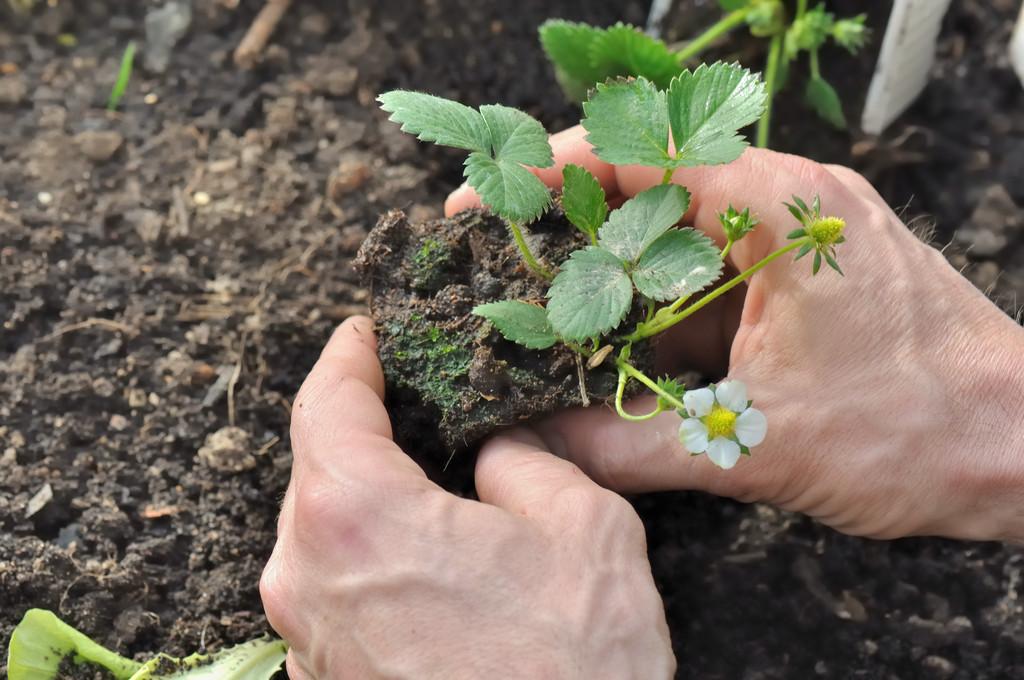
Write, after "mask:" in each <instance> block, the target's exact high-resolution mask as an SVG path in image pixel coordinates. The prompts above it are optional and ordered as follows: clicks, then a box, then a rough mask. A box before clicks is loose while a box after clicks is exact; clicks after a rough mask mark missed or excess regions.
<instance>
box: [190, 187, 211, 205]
mask: <svg viewBox="0 0 1024 680" xmlns="http://www.w3.org/2000/svg"><path fill="white" fill-rule="evenodd" d="M211 200H212V199H211V198H210V194H208V193H206V192H205V191H197V192H196V193H194V194H192V202H193V203H195V204H196V205H197V206H199V207H200V208H202V207H204V206H207V205H210V201H211Z"/></svg>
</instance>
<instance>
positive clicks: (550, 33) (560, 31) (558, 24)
mask: <svg viewBox="0 0 1024 680" xmlns="http://www.w3.org/2000/svg"><path fill="white" fill-rule="evenodd" d="M603 33H604V31H603V30H602V29H600V28H595V27H593V26H588V25H587V24H580V23H576V22H573V21H563V20H561V19H549V20H547V21H545V22H544V23H543V24H541V27H540V44H541V45H542V46H543V47H544V52H545V53H546V54H547V55H548V59H549V60H551V63H552V64H554V66H555V75H556V77H557V78H558V82H559V83H560V84H561V86H562V89H563V90H565V93H566V95H568V96H569V98H571V99H574V100H576V101H581V100H583V99H585V98H586V96H587V90H589V89H590V88H591V87H593V86H594V83H597V82H600V81H603V80H604V79H605V78H607V77H608V74H606V73H603V72H602V71H600V70H599V69H597V68H596V67H595V66H594V65H593V63H592V62H591V60H590V51H591V46H592V45H593V44H594V41H595V40H597V38H598V37H599V36H600V35H602V34H603Z"/></svg>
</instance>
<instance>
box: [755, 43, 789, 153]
mask: <svg viewBox="0 0 1024 680" xmlns="http://www.w3.org/2000/svg"><path fill="white" fill-rule="evenodd" d="M783 35H784V34H782V33H777V34H775V35H774V36H772V44H771V47H769V48H768V64H767V66H766V67H765V75H764V81H765V87H766V88H767V90H768V101H767V103H766V104H765V107H764V113H763V114H762V115H761V120H760V121H758V123H757V146H758V147H760V148H762V149H766V148H768V133H769V131H770V130H771V125H772V103H773V102H774V100H775V90H776V87H777V86H776V81H777V80H778V79H779V63H780V62H781V61H782V41H783Z"/></svg>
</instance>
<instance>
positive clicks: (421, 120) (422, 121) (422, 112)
mask: <svg viewBox="0 0 1024 680" xmlns="http://www.w3.org/2000/svg"><path fill="white" fill-rule="evenodd" d="M377 101H379V102H380V105H381V108H382V109H384V110H385V111H387V112H388V113H390V114H391V117H390V118H389V120H392V121H394V122H396V123H401V124H402V131H403V132H408V133H411V134H414V135H416V137H417V139H420V140H423V141H424V142H434V143H435V144H441V145H443V146H454V147H456V148H459V149H467V150H469V151H482V152H490V150H491V136H490V134H489V133H488V130H487V125H486V124H485V123H484V119H483V116H481V115H480V113H479V112H478V111H475V110H473V109H471V108H469V107H468V106H466V105H464V104H460V103H459V102H454V101H452V100H450V99H444V98H442V97H435V96H434V95H432V94H424V93H422V92H410V91H408V90H393V91H391V92H385V93H384V94H382V95H380V96H379V97H377Z"/></svg>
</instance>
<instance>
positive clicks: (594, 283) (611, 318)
mask: <svg viewBox="0 0 1024 680" xmlns="http://www.w3.org/2000/svg"><path fill="white" fill-rule="evenodd" d="M548 298H549V299H550V301H549V302H548V319H549V320H550V321H551V326H552V327H553V328H554V329H555V332H556V333H557V334H558V335H559V337H562V338H565V339H566V340H575V341H580V340H586V339H587V338H590V337H593V336H595V335H602V334H604V333H606V332H608V331H610V330H612V329H613V328H615V327H616V326H618V325H619V324H620V323H621V322H622V319H623V318H624V317H625V316H626V313H627V312H628V311H629V305H630V303H631V302H632V301H633V284H632V283H630V280H629V276H628V275H627V274H626V270H625V269H624V268H623V265H622V262H621V261H620V260H619V259H618V258H617V257H615V256H614V255H613V254H611V253H609V252H608V251H607V250H604V249H603V248H598V247H595V246H588V247H586V248H584V249H582V250H577V251H576V252H574V253H573V254H572V255H570V256H569V259H568V260H566V261H565V263H564V264H562V271H560V272H559V273H558V276H556V277H555V280H554V282H553V283H552V284H551V288H550V289H549V290H548Z"/></svg>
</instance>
